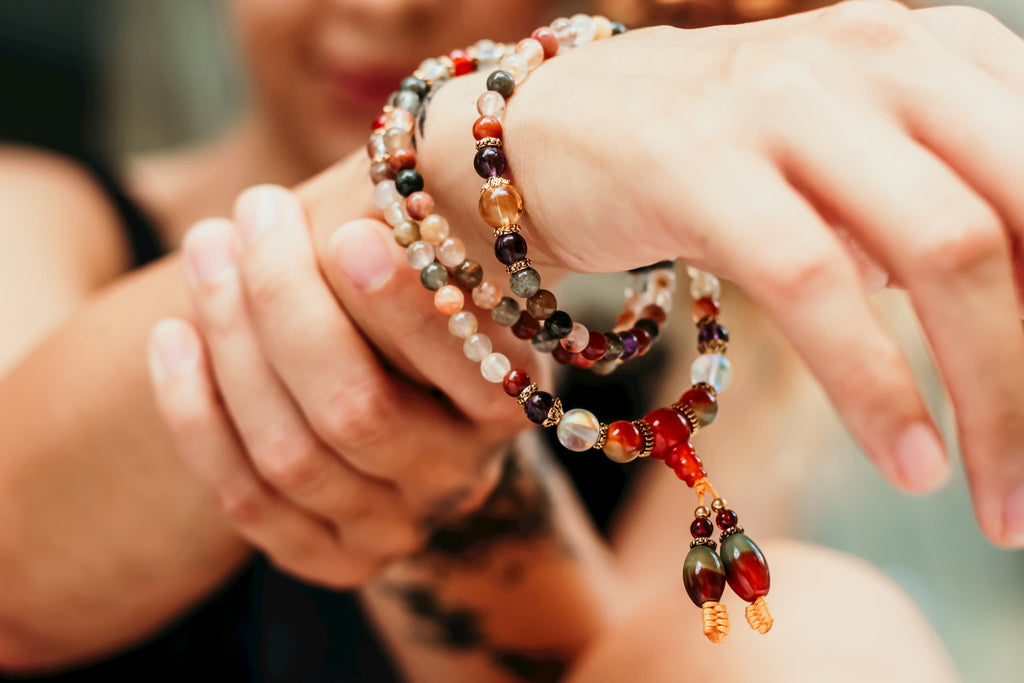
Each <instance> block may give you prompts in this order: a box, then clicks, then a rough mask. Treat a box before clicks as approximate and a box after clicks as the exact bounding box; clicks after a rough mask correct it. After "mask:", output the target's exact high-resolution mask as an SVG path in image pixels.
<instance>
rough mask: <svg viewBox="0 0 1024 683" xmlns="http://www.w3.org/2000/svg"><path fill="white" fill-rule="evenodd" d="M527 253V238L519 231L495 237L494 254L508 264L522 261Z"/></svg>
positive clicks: (500, 260)
mask: <svg viewBox="0 0 1024 683" xmlns="http://www.w3.org/2000/svg"><path fill="white" fill-rule="evenodd" d="M526 253H527V245H526V240H525V239H524V238H523V236H522V235H520V234H519V233H518V232H513V233H511V234H509V235H498V236H497V237H495V238H494V256H495V258H497V259H498V261H499V262H501V263H503V264H505V265H506V266H511V265H512V264H513V263H516V262H517V261H522V260H523V259H524V258H526Z"/></svg>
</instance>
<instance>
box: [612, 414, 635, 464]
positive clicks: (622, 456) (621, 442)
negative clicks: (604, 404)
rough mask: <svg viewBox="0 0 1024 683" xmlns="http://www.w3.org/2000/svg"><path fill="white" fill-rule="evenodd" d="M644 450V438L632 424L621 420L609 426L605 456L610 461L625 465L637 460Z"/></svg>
mask: <svg viewBox="0 0 1024 683" xmlns="http://www.w3.org/2000/svg"><path fill="white" fill-rule="evenodd" d="M643 450H644V437H643V434H641V433H640V429H639V428H638V427H637V426H636V425H635V424H633V423H632V422H627V421H625V420H619V421H617V422H612V423H611V424H610V425H608V439H607V441H605V443H604V449H603V451H604V454H605V455H606V456H608V459H609V460H613V461H615V462H620V463H625V462H629V461H631V460H635V459H636V458H637V456H639V455H640V453H641V452H642V451H643Z"/></svg>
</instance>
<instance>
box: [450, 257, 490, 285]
mask: <svg viewBox="0 0 1024 683" xmlns="http://www.w3.org/2000/svg"><path fill="white" fill-rule="evenodd" d="M454 275H455V282H457V283H458V284H459V286H460V287H463V288H464V289H473V288H474V287H476V286H477V285H478V284H480V283H481V282H483V280H484V268H483V266H481V265H480V264H479V263H477V262H476V261H474V260H473V259H466V260H465V261H463V262H462V263H460V264H459V265H458V266H457V267H456V268H455V273H454Z"/></svg>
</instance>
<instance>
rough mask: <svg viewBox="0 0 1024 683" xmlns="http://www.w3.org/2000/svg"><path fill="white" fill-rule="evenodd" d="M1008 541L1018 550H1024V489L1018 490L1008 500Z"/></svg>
mask: <svg viewBox="0 0 1024 683" xmlns="http://www.w3.org/2000/svg"><path fill="white" fill-rule="evenodd" d="M1004 515H1005V517H1006V519H1005V521H1004V524H1005V525H1006V531H1005V533H1006V541H1007V543H1009V544H1010V545H1012V546H1015V547H1017V548H1024V487H1021V488H1019V489H1017V491H1016V492H1014V493H1012V494H1010V497H1009V498H1007V499H1006V508H1005V512H1004Z"/></svg>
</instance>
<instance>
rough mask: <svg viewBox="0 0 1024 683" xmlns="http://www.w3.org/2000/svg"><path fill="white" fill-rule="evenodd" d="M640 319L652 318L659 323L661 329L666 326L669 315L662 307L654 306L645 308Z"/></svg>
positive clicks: (650, 305)
mask: <svg viewBox="0 0 1024 683" xmlns="http://www.w3.org/2000/svg"><path fill="white" fill-rule="evenodd" d="M640 317H641V318H650V319H651V320H653V321H654V322H656V323H658V326H659V327H660V326H662V325H664V324H665V321H666V320H668V315H667V314H666V313H665V311H664V309H662V307H661V306H656V305H654V304H648V305H647V306H644V307H643V309H642V310H641V311H640Z"/></svg>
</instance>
